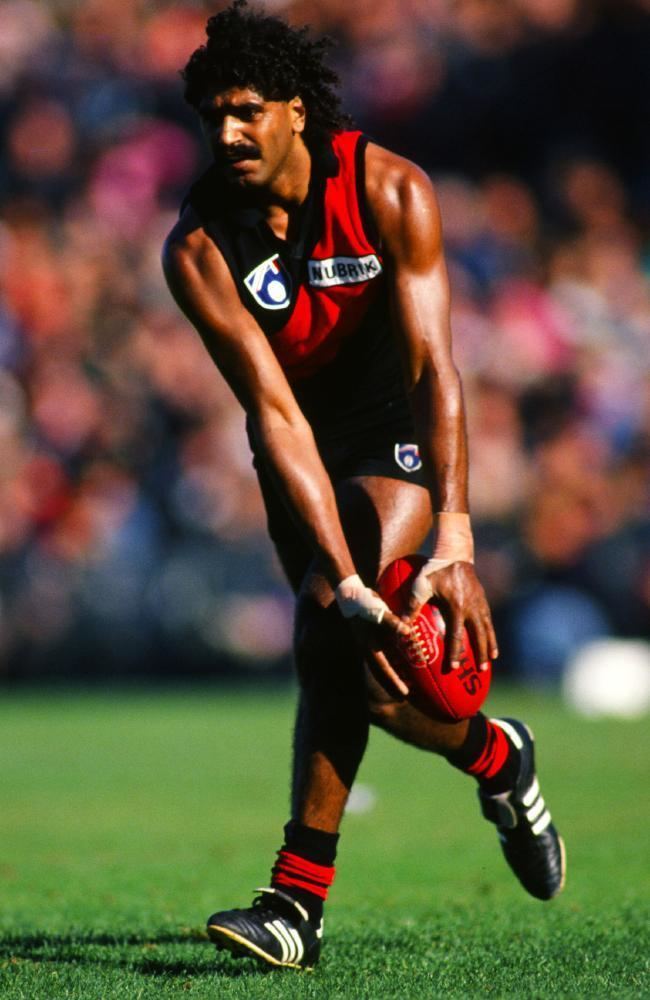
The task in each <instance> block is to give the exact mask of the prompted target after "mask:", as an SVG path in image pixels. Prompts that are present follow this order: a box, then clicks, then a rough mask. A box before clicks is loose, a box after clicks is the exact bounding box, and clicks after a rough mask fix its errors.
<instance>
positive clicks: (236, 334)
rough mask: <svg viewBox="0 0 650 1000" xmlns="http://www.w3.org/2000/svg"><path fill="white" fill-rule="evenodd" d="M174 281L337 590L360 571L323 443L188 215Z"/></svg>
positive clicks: (172, 261) (177, 246) (174, 248)
mask: <svg viewBox="0 0 650 1000" xmlns="http://www.w3.org/2000/svg"><path fill="white" fill-rule="evenodd" d="M163 268H164V272H165V277H166V279H167V283H168V285H169V288H170V290H171V292H172V295H173V296H174V298H175V299H176V302H177V303H178V305H179V306H180V308H181V309H182V310H183V312H184V313H185V315H186V316H187V318H188V319H189V320H190V322H191V323H192V324H193V326H194V327H195V328H196V329H197V330H198V332H199V334H200V335H201V337H202V339H203V342H204V343H205V346H206V348H207V349H208V351H209V353H210V355H211V357H212V359H213V360H214V362H215V364H216V365H217V367H218V368H219V370H220V371H221V373H222V375H223V376H224V378H225V379H226V381H227V382H228V384H229V385H230V387H231V388H232V389H233V391H234V393H235V394H236V396H237V398H238V399H239V402H240V403H241V404H242V406H243V407H244V409H245V411H246V413H247V414H248V417H249V419H250V420H251V422H252V425H253V427H254V431H255V435H256V437H257V438H258V440H259V442H260V446H261V447H262V449H263V451H264V455H265V457H266V459H267V460H268V463H269V467H270V469H271V473H272V475H274V477H275V479H276V481H277V483H278V486H279V488H280V491H281V493H282V495H283V496H284V498H285V500H286V502H287V504H288V506H289V508H290V509H291V510H292V512H293V513H294V515H295V517H296V520H297V521H298V522H299V525H300V527H301V528H302V530H303V532H304V534H305V536H306V538H307V540H308V541H309V542H310V544H311V547H312V548H313V550H314V551H316V552H319V553H321V555H322V558H323V562H324V571H325V573H326V575H327V577H328V579H329V580H330V583H331V584H332V585H333V586H334V587H335V586H336V585H337V584H338V583H340V581H341V580H343V579H345V578H346V577H348V576H350V575H352V574H354V572H355V568H354V564H353V562H352V557H351V555H350V551H349V549H348V545H347V542H346V540H345V538H344V536H343V530H342V528H341V523H340V520H339V517H338V511H337V509H336V501H335V498H334V491H333V489H332V484H331V482H330V479H329V477H328V475H327V473H326V471H325V468H324V467H323V464H322V462H321V459H320V456H319V454H318V450H317V448H316V443H315V441H314V437H313V434H312V431H311V427H310V426H309V424H308V423H307V421H306V419H305V417H304V415H303V414H302V411H301V410H300V408H299V406H298V404H297V402H296V400H295V397H294V394H293V392H292V390H291V387H290V386H289V384H288V382H287V380H286V377H285V375H284V372H283V371H282V369H281V368H280V365H279V363H278V361H277V359H276V357H275V355H274V354H273V351H272V350H271V347H270V345H269V343H268V341H267V339H266V337H265V336H264V334H263V332H262V331H261V329H260V328H259V326H258V325H257V323H256V322H255V320H254V319H253V317H252V315H251V314H250V313H249V312H248V311H247V310H246V309H245V308H244V306H243V305H242V303H241V301H240V299H239V296H238V294H237V290H236V288H235V284H234V281H233V279H232V277H231V275H230V272H229V270H228V268H227V265H226V264H225V261H224V260H223V257H222V255H221V254H220V252H219V250H218V249H217V247H216V246H215V244H214V243H213V242H212V240H210V239H209V238H208V237H207V236H206V234H205V233H204V231H203V230H202V229H201V228H200V227H198V226H196V225H195V226H194V227H193V226H192V220H191V217H190V218H189V219H188V218H187V215H185V216H184V217H183V220H182V221H181V223H180V224H179V226H178V227H176V228H175V229H174V230H172V232H171V233H170V236H169V237H168V239H167V242H166V244H165V248H164V252H163Z"/></svg>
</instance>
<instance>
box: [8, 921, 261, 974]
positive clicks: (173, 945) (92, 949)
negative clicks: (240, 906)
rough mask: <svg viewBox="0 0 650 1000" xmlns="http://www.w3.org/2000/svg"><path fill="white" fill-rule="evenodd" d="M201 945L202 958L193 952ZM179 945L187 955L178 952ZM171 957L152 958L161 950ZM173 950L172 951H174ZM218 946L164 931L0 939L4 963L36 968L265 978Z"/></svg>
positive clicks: (197, 935)
mask: <svg viewBox="0 0 650 1000" xmlns="http://www.w3.org/2000/svg"><path fill="white" fill-rule="evenodd" d="M197 946H201V948H202V951H201V954H198V952H196V953H195V949H196V948H197ZM179 947H180V948H181V949H184V951H185V953H184V954H182V955H179V954H178V949H179ZM159 948H160V949H161V951H163V950H164V949H165V948H167V949H170V952H171V953H170V954H168V955H165V954H164V953H163V954H152V952H156V951H157V949H159ZM172 949H173V951H172ZM213 949H214V946H213V945H211V944H210V942H209V941H208V939H207V937H206V935H205V934H204V933H203V932H202V931H199V930H189V931H160V932H158V933H157V934H143V933H132V932H131V933H124V934H119V933H116V934H112V933H110V932H105V931H101V932H100V931H86V932H76V933H75V932H74V931H71V932H69V933H63V934H51V933H48V932H41V933H39V932H32V933H27V934H3V935H0V961H5V962H11V963H16V962H27V963H30V962H33V963H34V964H44V963H48V964H49V963H52V964H61V965H65V964H70V963H74V964H75V965H92V966H95V967H96V966H98V965H102V966H106V967H113V968H123V969H129V970H131V971H133V972H136V973H139V974H141V975H145V976H166V977H188V976H197V975H205V976H211V977H212V976H215V975H217V976H226V977H228V978H238V977H240V976H250V975H254V976H255V977H259V976H260V975H266V974H267V972H268V971H269V970H268V969H265V968H263V967H259V966H257V965H256V963H255V962H254V961H253V960H250V959H246V960H244V961H242V960H241V959H234V958H233V957H232V956H231V955H230V954H228V953H227V952H218V953H217V954H216V955H215V954H214V950H213Z"/></svg>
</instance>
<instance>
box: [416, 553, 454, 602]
mask: <svg viewBox="0 0 650 1000" xmlns="http://www.w3.org/2000/svg"><path fill="white" fill-rule="evenodd" d="M453 562H456V560H455V559H427V561H426V562H425V564H424V566H423V567H422V569H421V570H420V572H419V573H418V575H417V576H416V578H415V580H414V581H413V586H412V587H411V593H412V594H413V596H414V597H415V599H416V601H419V603H420V604H426V602H427V601H428V600H430V599H431V598H432V597H433V586H432V584H431V580H430V579H429V575H430V574H431V573H435V572H436V571H437V570H439V569H444V568H445V566H451V564H452V563H453Z"/></svg>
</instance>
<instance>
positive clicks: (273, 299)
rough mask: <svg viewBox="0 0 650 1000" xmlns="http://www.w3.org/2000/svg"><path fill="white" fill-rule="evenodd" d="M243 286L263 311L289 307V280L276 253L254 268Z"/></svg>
mask: <svg viewBox="0 0 650 1000" xmlns="http://www.w3.org/2000/svg"><path fill="white" fill-rule="evenodd" d="M244 284H245V285H246V287H247V289H248V291H249V292H250V293H251V295H252V296H253V298H254V299H255V301H256V302H257V304H258V305H260V306H263V308H264V309H286V307H287V306H288V305H289V302H290V300H291V278H290V276H289V274H288V272H287V270H286V269H285V267H284V264H283V263H282V261H281V260H280V256H279V254H277V253H276V254H273V256H272V257H269V258H268V259H267V260H263V261H262V263H261V264H258V265H257V267H254V268H253V270H252V271H251V272H250V274H247V275H246V277H245V278H244Z"/></svg>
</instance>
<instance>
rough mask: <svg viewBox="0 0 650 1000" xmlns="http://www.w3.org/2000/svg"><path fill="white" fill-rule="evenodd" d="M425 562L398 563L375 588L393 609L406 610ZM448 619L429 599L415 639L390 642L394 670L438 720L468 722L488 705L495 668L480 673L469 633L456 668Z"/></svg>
mask: <svg viewBox="0 0 650 1000" xmlns="http://www.w3.org/2000/svg"><path fill="white" fill-rule="evenodd" d="M425 562H426V559H425V558H424V557H423V556H407V557H406V558H404V559H396V560H395V561H394V562H392V563H391V564H390V565H389V566H387V567H386V569H385V570H384V572H383V573H382V575H381V578H380V580H379V583H378V585H377V590H378V592H379V594H380V595H381V596H382V597H383V599H384V600H385V602H386V604H387V605H388V607H389V608H390V609H391V611H393V612H395V614H397V615H403V614H406V613H407V611H408V603H409V597H410V594H411V588H412V586H413V581H414V579H415V577H416V576H417V574H418V573H419V571H420V569H421V567H422V566H423V565H424V563H425ZM445 629H446V626H445V621H444V618H443V617H442V615H441V613H440V611H439V609H438V608H437V607H436V606H435V604H433V603H432V602H431V601H428V602H427V603H426V604H424V605H423V606H422V608H421V610H420V611H419V613H418V615H417V617H416V619H415V621H414V623H413V629H412V636H411V637H410V638H409V637H404V636H399V635H395V636H393V637H392V638H391V639H390V642H391V649H392V656H391V657H390V658H391V661H392V662H393V666H394V667H395V669H396V670H397V671H398V673H399V674H400V675H401V677H402V678H403V679H404V681H405V682H406V683H407V684H408V686H409V691H410V694H409V700H410V701H411V702H412V703H413V704H414V705H415V706H416V708H419V709H420V711H421V712H424V713H426V714H427V715H430V716H432V717H433V718H435V719H441V718H442V719H454V720H459V719H468V718H470V716H472V715H475V713H476V712H478V710H479V708H480V707H481V705H482V704H483V702H484V701H485V699H486V697H487V693H488V691H489V689H490V679H491V677H492V667H491V665H490V666H489V667H488V669H487V670H479V669H478V664H477V663H476V658H475V656H474V651H473V649H472V646H471V643H470V640H469V636H468V634H467V630H466V629H465V634H464V643H463V650H462V653H461V657H460V667H458V669H457V670H452V669H451V667H450V666H449V663H448V662H447V658H446V657H445Z"/></svg>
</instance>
